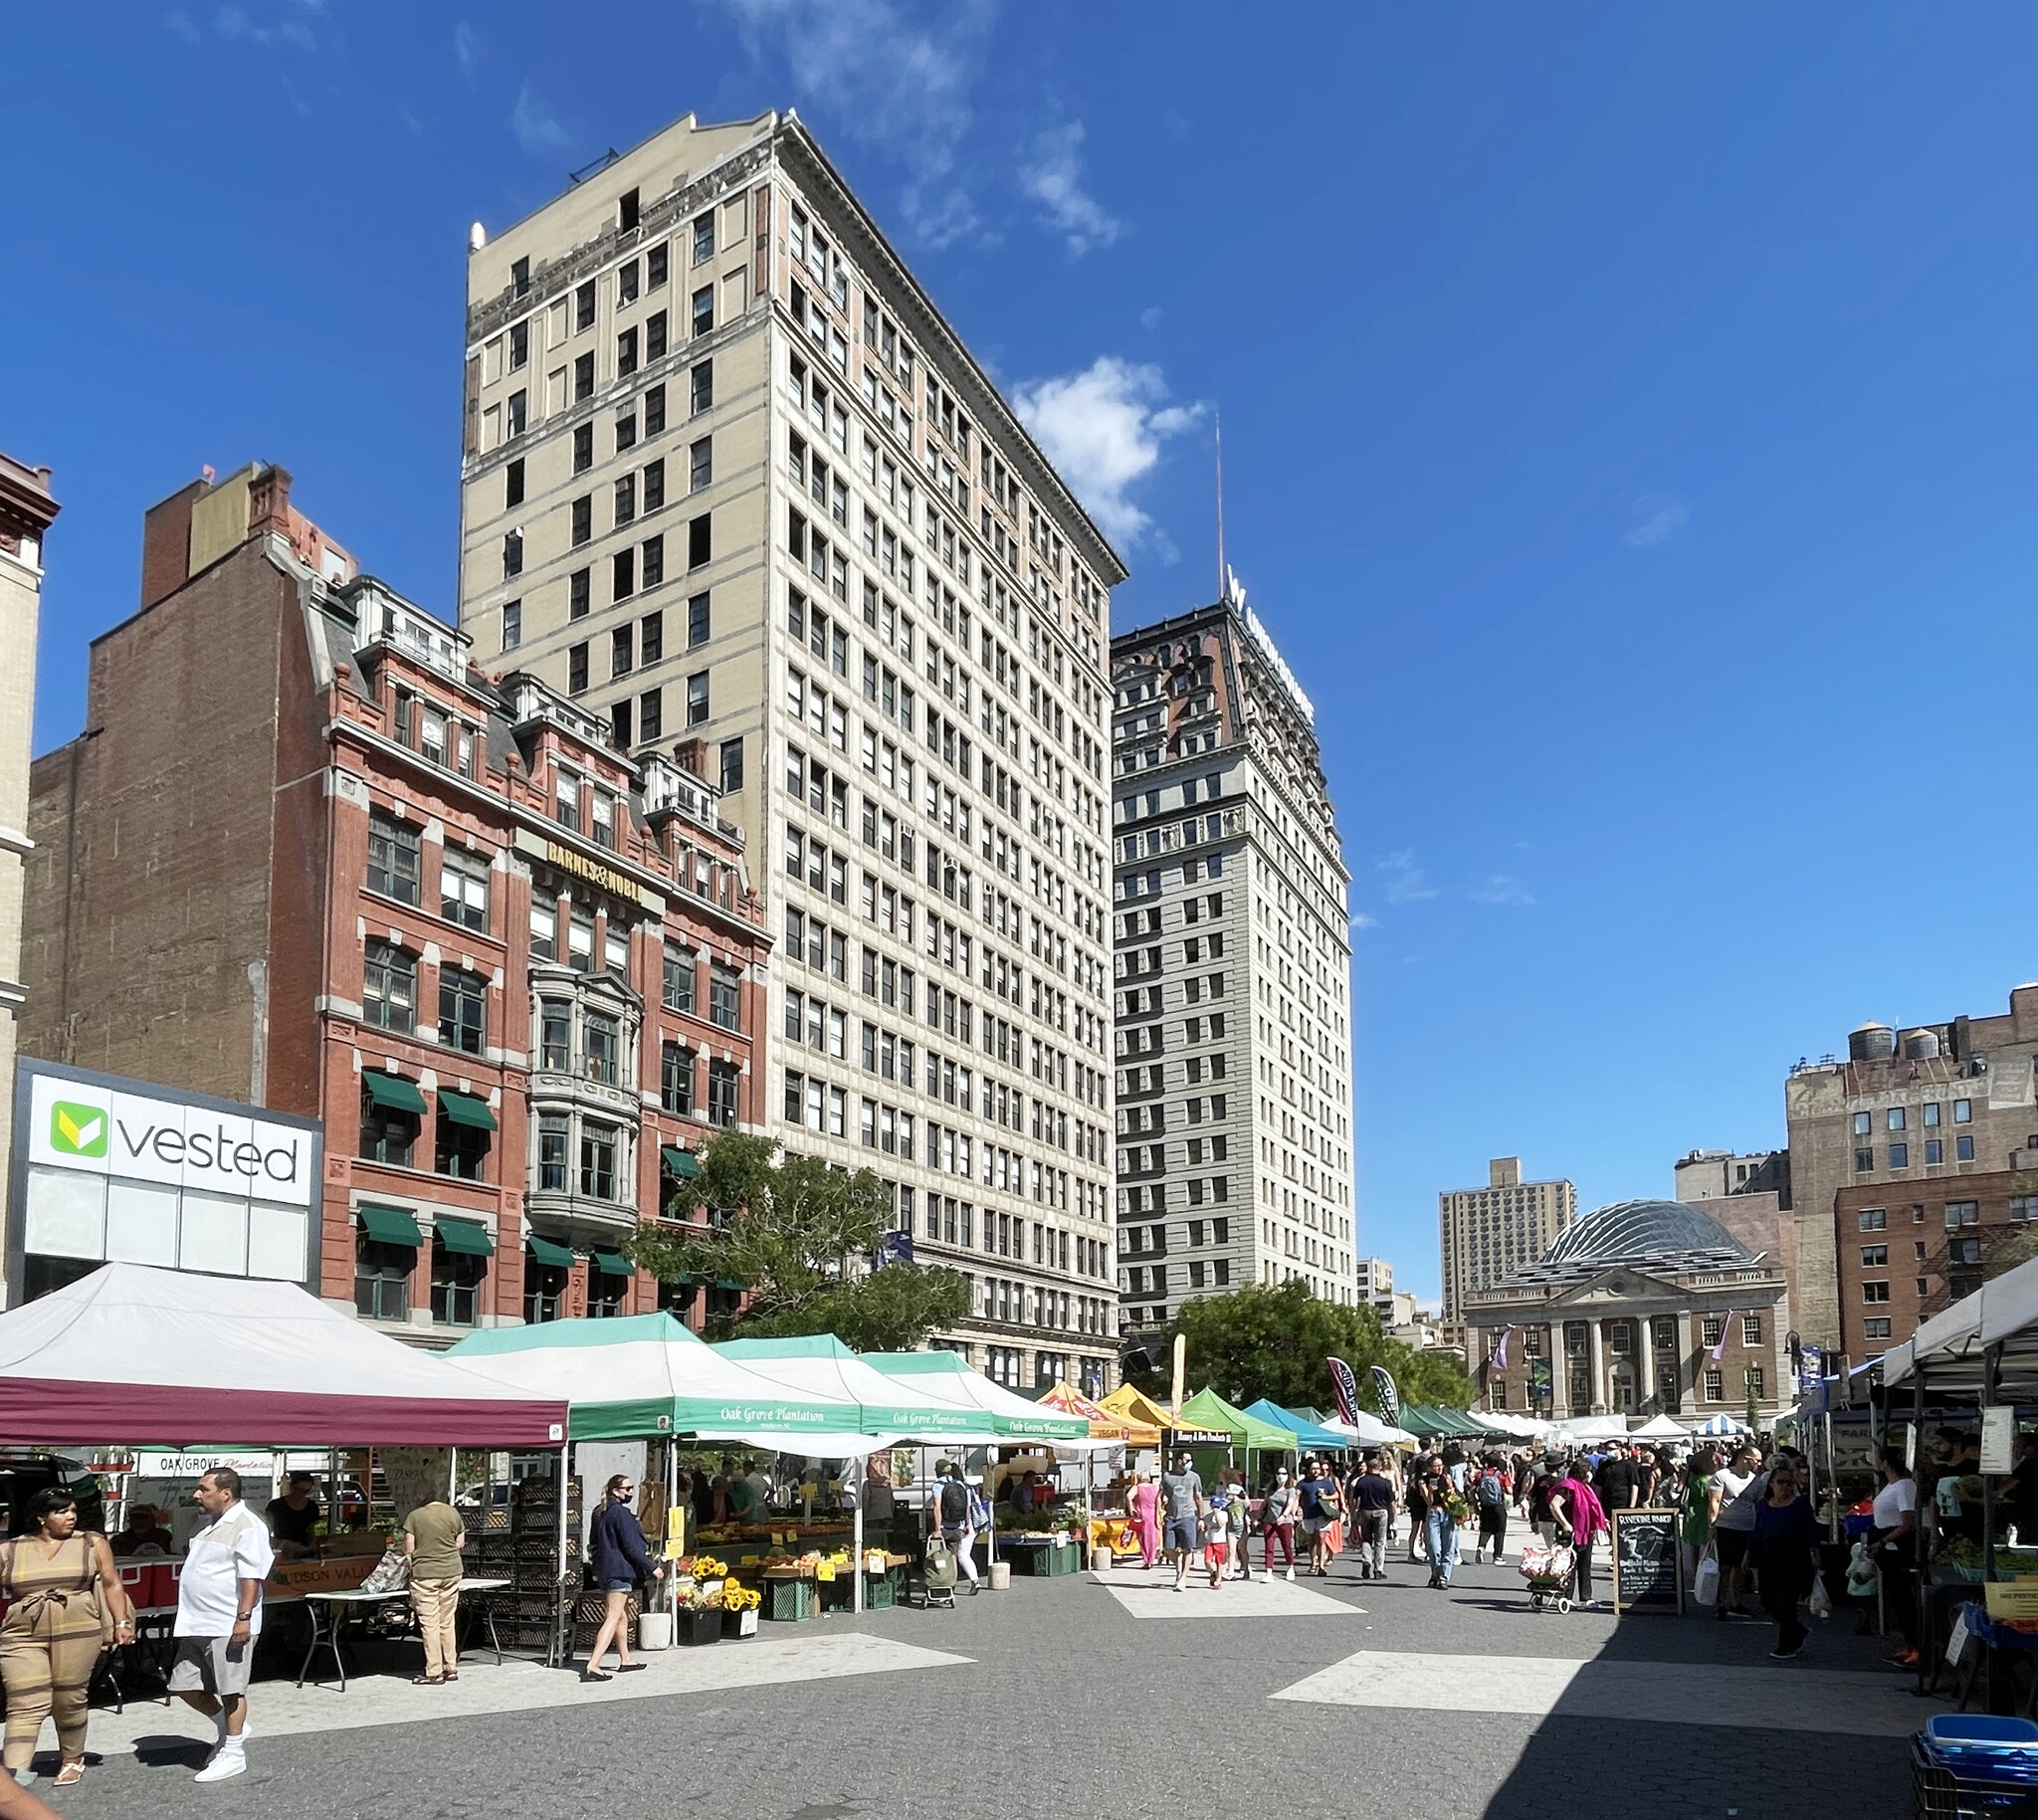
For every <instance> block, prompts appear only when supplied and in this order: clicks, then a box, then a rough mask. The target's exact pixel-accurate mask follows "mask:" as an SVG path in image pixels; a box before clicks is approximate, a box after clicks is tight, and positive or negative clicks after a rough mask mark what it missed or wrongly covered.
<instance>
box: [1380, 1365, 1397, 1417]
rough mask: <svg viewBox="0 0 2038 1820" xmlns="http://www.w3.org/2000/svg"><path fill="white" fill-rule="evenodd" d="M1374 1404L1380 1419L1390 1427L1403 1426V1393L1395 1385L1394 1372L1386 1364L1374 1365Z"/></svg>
mask: <svg viewBox="0 0 2038 1820" xmlns="http://www.w3.org/2000/svg"><path fill="white" fill-rule="evenodd" d="M1373 1404H1374V1406H1375V1407H1376V1408H1377V1409H1378V1410H1379V1412H1380V1420H1381V1421H1382V1422H1384V1423H1386V1424H1387V1426H1388V1427H1389V1428H1399V1427H1400V1426H1401V1393H1400V1391H1398V1390H1397V1389H1395V1387H1394V1374H1393V1373H1392V1372H1391V1371H1389V1370H1388V1369H1387V1367H1386V1366H1385V1365H1375V1366H1374V1367H1373Z"/></svg>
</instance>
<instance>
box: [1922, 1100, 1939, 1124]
mask: <svg viewBox="0 0 2038 1820" xmlns="http://www.w3.org/2000/svg"><path fill="white" fill-rule="evenodd" d="M1923 1117H1924V1122H1925V1123H1926V1125H1927V1126H1932V1125H1936V1124H1937V1123H1938V1102H1937V1101H1936V1100H1928V1101H1927V1102H1926V1103H1925V1110H1924V1114H1923Z"/></svg>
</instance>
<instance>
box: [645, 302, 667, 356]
mask: <svg viewBox="0 0 2038 1820" xmlns="http://www.w3.org/2000/svg"><path fill="white" fill-rule="evenodd" d="M670 321H671V317H670V316H669V315H668V314H667V312H666V311H665V310H663V309H655V310H653V311H652V312H651V314H650V315H648V316H647V317H645V319H644V358H645V359H646V360H663V359H664V358H665V350H666V339H667V333H668V328H667V324H668V323H669V322H670Z"/></svg>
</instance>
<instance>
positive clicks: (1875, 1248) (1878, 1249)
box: [1861, 1245, 1890, 1270]
mask: <svg viewBox="0 0 2038 1820" xmlns="http://www.w3.org/2000/svg"><path fill="white" fill-rule="evenodd" d="M1889 1261H1890V1248H1889V1247H1888V1246H1887V1245H1864V1246H1863V1247H1862V1248H1861V1263H1862V1268H1863V1269H1865V1270H1881V1269H1883V1268H1884V1266H1886V1265H1887V1264H1888V1263H1889Z"/></svg>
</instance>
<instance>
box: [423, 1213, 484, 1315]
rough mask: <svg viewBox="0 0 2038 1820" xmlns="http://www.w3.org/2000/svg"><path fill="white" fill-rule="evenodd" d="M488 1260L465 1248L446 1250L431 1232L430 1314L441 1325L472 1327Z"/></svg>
mask: <svg viewBox="0 0 2038 1820" xmlns="http://www.w3.org/2000/svg"><path fill="white" fill-rule="evenodd" d="M488 1268H489V1261H488V1259H487V1258H485V1257H476V1256H474V1255H473V1254H472V1253H469V1252H464V1251H449V1250H447V1248H446V1241H445V1240H444V1239H443V1238H441V1237H440V1236H439V1235H438V1234H437V1233H436V1232H435V1233H434V1234H433V1235H432V1318H433V1320H435V1321H437V1322H438V1323H439V1324H440V1325H442V1326H448V1327H471V1326H473V1325H474V1324H475V1323H476V1321H477V1320H478V1319H479V1318H480V1307H479V1305H480V1301H481V1286H482V1279H483V1278H484V1277H486V1276H487V1275H488Z"/></svg>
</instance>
